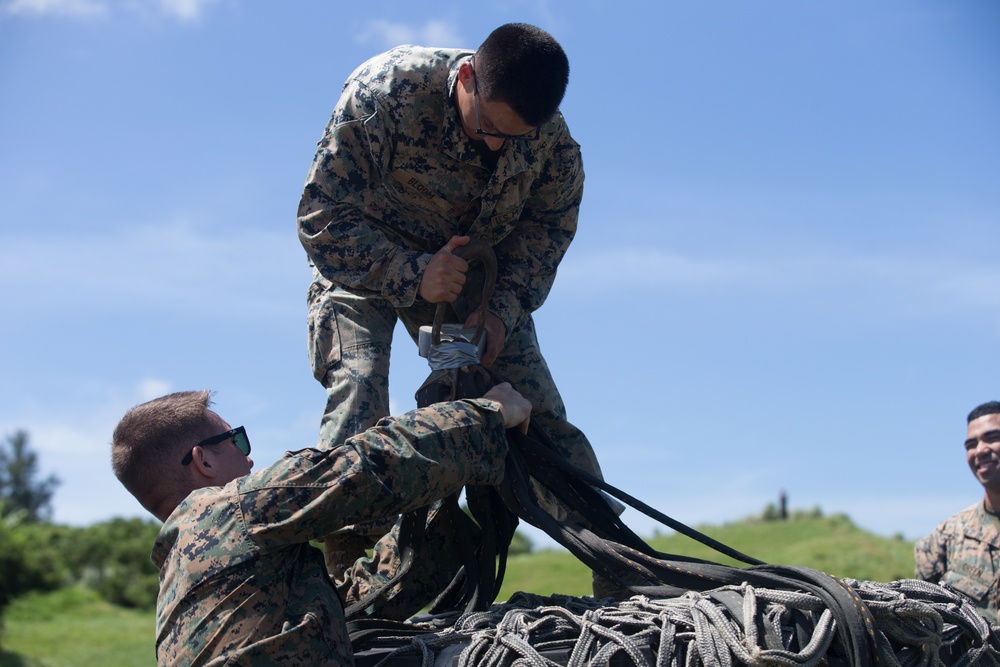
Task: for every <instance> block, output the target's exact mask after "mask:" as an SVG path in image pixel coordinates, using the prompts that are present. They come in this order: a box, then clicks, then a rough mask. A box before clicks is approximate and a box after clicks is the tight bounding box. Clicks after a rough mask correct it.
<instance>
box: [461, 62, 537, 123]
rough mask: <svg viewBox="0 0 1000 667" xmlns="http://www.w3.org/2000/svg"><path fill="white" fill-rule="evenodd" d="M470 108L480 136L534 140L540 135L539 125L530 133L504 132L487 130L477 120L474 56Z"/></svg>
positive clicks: (477, 107) (477, 103)
mask: <svg viewBox="0 0 1000 667" xmlns="http://www.w3.org/2000/svg"><path fill="white" fill-rule="evenodd" d="M472 108H473V109H475V110H476V134H478V135H479V136H482V137H496V138H497V139H516V140H518V141H535V140H537V139H538V137H540V136H541V127H540V126H535V132H534V134H532V133H531V132H528V133H526V134H505V133H503V132H487V131H486V130H484V129H483V127H482V124H481V123H480V122H479V82H478V81H477V80H476V58H475V56H473V58H472Z"/></svg>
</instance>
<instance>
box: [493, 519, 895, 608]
mask: <svg viewBox="0 0 1000 667" xmlns="http://www.w3.org/2000/svg"><path fill="white" fill-rule="evenodd" d="M817 514H818V513H817ZM697 529H698V530H699V531H700V532H702V533H704V534H705V535H708V536H709V537H711V538H713V539H715V540H717V541H719V542H722V543H723V544H725V545H727V546H729V547H732V548H733V549H736V550H738V551H740V552H742V553H744V554H746V555H748V556H752V557H754V558H757V559H759V560H762V561H765V562H767V563H771V564H774V565H802V566H806V567H811V568H814V569H817V570H821V571H823V572H828V573H830V574H833V575H836V576H838V577H850V578H854V579H862V580H868V581H883V582H884V581H895V580H897V579H908V578H912V577H913V565H914V563H913V542H909V541H906V540H904V539H902V538H900V537H880V536H878V535H874V534H872V533H869V532H867V531H865V530H862V529H861V528H858V527H857V526H855V525H854V524H853V523H852V522H851V520H850V519H849V518H848V517H846V516H843V515H834V516H829V517H822V516H814V515H800V516H796V517H794V518H791V519H789V520H787V521H750V520H747V521H741V522H738V523H731V524H726V525H723V526H698V527H697ZM647 542H649V544H650V545H651V546H652V547H653V548H654V549H656V550H658V551H661V552H664V553H668V554H678V555H682V556H691V557H695V558H702V559H704V560H709V561H712V562H716V563H722V564H725V565H736V566H742V565H743V564H742V563H740V562H738V561H735V560H733V559H731V558H728V557H725V556H723V555H721V554H720V553H719V552H717V551H715V550H714V549H711V548H710V547H707V546H704V545H702V544H701V543H699V542H696V541H694V540H693V539H691V538H689V537H686V536H684V535H679V534H670V535H668V536H657V537H653V538H649V539H647ZM518 590H521V591H528V592H531V593H539V594H541V595H548V594H551V593H564V594H567V595H589V594H590V592H591V589H590V573H589V571H588V569H587V567H586V566H585V565H583V563H581V562H580V561H578V560H577V559H576V558H574V557H573V556H572V555H570V554H569V553H567V552H565V551H562V550H558V551H539V552H536V553H532V554H526V555H522V556H515V557H512V558H511V559H510V562H509V565H508V571H507V575H506V577H505V578H504V585H503V587H502V588H501V591H500V598H501V599H506V598H508V597H510V595H511V593H513V592H514V591H518Z"/></svg>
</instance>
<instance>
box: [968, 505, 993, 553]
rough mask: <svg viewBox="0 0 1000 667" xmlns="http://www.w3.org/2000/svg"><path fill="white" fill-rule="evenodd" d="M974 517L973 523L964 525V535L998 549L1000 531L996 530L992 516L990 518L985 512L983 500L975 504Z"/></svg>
mask: <svg viewBox="0 0 1000 667" xmlns="http://www.w3.org/2000/svg"><path fill="white" fill-rule="evenodd" d="M994 516H995V515H994ZM975 517H976V520H975V521H974V522H972V523H969V524H966V526H965V535H966V536H967V537H971V538H973V539H976V540H979V541H980V542H985V543H987V544H991V545H993V546H995V547H1000V531H998V530H997V526H996V522H995V521H994V520H993V516H990V513H989V512H987V511H986V502H985V501H984V500H980V501H979V502H978V503H976V511H975Z"/></svg>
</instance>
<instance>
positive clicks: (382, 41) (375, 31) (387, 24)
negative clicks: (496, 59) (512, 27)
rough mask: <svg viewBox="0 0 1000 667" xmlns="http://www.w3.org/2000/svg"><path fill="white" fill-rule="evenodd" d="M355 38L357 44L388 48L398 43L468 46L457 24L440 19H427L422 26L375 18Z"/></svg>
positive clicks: (450, 46) (453, 46)
mask: <svg viewBox="0 0 1000 667" xmlns="http://www.w3.org/2000/svg"><path fill="white" fill-rule="evenodd" d="M356 40H357V42H358V43H359V44H368V43H371V42H375V43H376V44H378V45H379V46H380V47H382V48H390V47H393V46H398V45H400V44H419V45H421V46H434V47H449V48H457V47H463V46H465V47H468V46H469V45H468V44H465V42H464V38H463V37H462V36H461V33H460V32H459V30H458V25H457V24H456V23H454V22H449V21H445V20H442V19H436V20H435V19H432V20H429V21H427V22H426V23H424V24H423V25H422V26H411V25H407V24H405V23H393V22H391V21H386V20H384V19H377V20H374V21H371V22H370V23H369V24H368V25H367V26H366V27H365V28H363V29H362V30H359V31H358V34H357V37H356Z"/></svg>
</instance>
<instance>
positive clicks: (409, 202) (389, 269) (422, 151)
mask: <svg viewBox="0 0 1000 667" xmlns="http://www.w3.org/2000/svg"><path fill="white" fill-rule="evenodd" d="M471 55H472V52H470V51H463V50H456V49H430V48H422V47H416V46H401V47H397V48H394V49H392V50H390V51H388V52H387V53H384V54H382V55H380V56H376V57H375V58H372V59H371V60H369V61H367V62H365V63H363V64H362V65H361V66H360V67H359V68H358V69H357V70H355V71H354V73H353V74H351V76H350V77H349V79H348V80H347V83H346V84H345V86H344V90H343V94H342V95H341V97H340V101H339V102H338V104H337V106H336V109H335V110H334V112H333V116H332V117H331V119H330V122H329V124H328V125H327V127H326V131H325V133H324V135H323V138H322V139H321V140H320V141H319V144H318V149H317V152H316V155H315V158H314V160H313V163H312V167H311V168H310V171H309V175H308V178H307V180H306V185H305V189H304V192H303V194H302V199H301V201H300V204H299V210H298V229H299V239H300V240H301V241H302V244H303V246H304V247H305V249H306V252H307V254H308V256H309V259H310V261H311V262H312V263H313V265H314V267H315V268H316V269H317V270H318V272H319V273H320V274H321V276H322V278H325V279H326V280H328V281H330V282H332V283H333V284H335V285H339V286H342V287H344V288H346V289H348V290H350V291H352V292H354V293H356V294H361V295H362V296H372V297H382V298H385V299H387V300H388V301H389V302H390V303H392V305H393V306H394V307H396V308H405V307H407V306H410V305H412V304H413V302H414V300H415V299H416V298H417V289H418V287H419V285H420V278H421V276H422V275H423V272H424V269H425V268H426V266H427V263H428V262H429V261H430V258H431V255H432V254H433V253H435V252H437V251H438V250H440V249H441V247H442V246H444V245H445V243H447V242H448V240H449V239H450V238H451V237H452V236H454V235H469V236H472V237H473V238H478V239H482V240H484V241H486V242H487V243H489V244H490V245H491V246H493V249H494V250H495V252H496V254H497V261H498V265H499V273H498V276H497V284H496V289H495V291H494V295H493V298H492V300H491V302H490V305H489V308H490V310H491V311H492V312H494V313H495V314H496V315H497V316H498V317H499V318H500V319H501V320H502V321H503V323H504V324H505V325H506V327H507V331H508V332H512V331H514V330H515V329H516V328H517V326H518V325H519V324H520V323H521V322H522V321H523V320H524V318H526V317H527V315H529V314H530V313H532V312H533V311H534V310H536V309H537V308H539V307H540V306H541V305H542V303H543V302H544V301H545V298H546V296H547V295H548V293H549V290H550V289H551V287H552V283H553V280H554V279H555V274H556V268H557V266H558V265H559V262H560V261H561V260H562V258H563V255H564V254H565V252H566V249H567V248H568V247H569V245H570V242H571V241H572V240H573V236H574V235H575V233H576V225H577V216H578V213H579V208H580V201H581V199H582V197H583V182H584V173H583V162H582V158H581V155H580V147H579V145H578V144H577V143H576V142H575V141H574V140H573V138H572V137H571V136H570V133H569V129H568V128H567V126H566V123H565V121H564V120H563V117H562V115H561V114H558V113H557V114H556V115H555V116H554V117H553V118H552V119H551V120H549V121H548V122H546V123H545V124H543V125H542V127H541V128H540V138H539V139H538V140H537V141H519V140H510V139H508V140H507V141H505V142H504V144H503V147H502V149H501V151H500V152H499V154H498V158H499V162H498V164H497V165H496V169H495V170H494V169H492V167H491V166H489V165H488V164H487V163H486V162H484V160H483V158H482V157H481V155H480V152H479V150H477V147H476V146H477V144H480V143H481V142H474V141H473V140H472V139H470V138H469V136H468V135H467V134H466V133H465V131H464V130H463V128H462V124H461V120H460V117H459V114H458V111H457V109H456V107H455V105H454V103H453V101H452V91H453V90H454V88H455V84H456V81H457V79H458V69H459V66H460V65H461V64H462V63H463V62H465V61H466V60H468V59H469V58H470V57H471Z"/></svg>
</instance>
